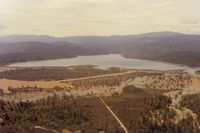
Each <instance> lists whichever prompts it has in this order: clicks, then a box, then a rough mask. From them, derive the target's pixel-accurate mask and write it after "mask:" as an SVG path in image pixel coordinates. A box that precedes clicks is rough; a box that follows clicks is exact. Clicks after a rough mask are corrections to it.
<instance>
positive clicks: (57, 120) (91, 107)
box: [0, 86, 199, 133]
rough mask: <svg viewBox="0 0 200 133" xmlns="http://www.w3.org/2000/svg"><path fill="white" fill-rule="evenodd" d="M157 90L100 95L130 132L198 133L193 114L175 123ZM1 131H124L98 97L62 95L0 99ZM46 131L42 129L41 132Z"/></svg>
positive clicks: (131, 89) (167, 101)
mask: <svg viewBox="0 0 200 133" xmlns="http://www.w3.org/2000/svg"><path fill="white" fill-rule="evenodd" d="M163 92H164V91H160V90H157V91H156V90H142V89H140V88H136V87H134V86H126V87H125V88H124V89H123V93H122V94H114V95H113V96H112V97H103V99H104V100H105V102H106V103H107V104H108V105H109V106H110V107H111V108H112V110H113V111H114V112H115V113H116V114H117V115H118V116H119V118H120V119H121V120H122V121H123V123H124V124H125V126H126V127H127V128H128V130H129V132H136V133H160V132H162V133H172V132H173V133H191V132H192V133H198V131H199V130H198V129H196V127H194V125H193V124H192V123H191V121H192V117H189V116H188V118H185V119H183V120H182V121H180V122H179V123H178V124H176V123H174V122H173V119H174V116H175V115H176V113H175V111H174V110H173V109H171V108H169V105H170V104H171V99H170V98H169V97H166V96H164V95H162V93H163ZM0 118H1V122H0V123H1V127H0V132H3V133H27V132H31V133H38V130H37V129H36V128H35V126H41V127H44V128H47V129H52V130H53V129H54V130H57V131H59V132H61V131H62V130H63V129H67V130H71V131H79V130H81V131H82V132H86V133H95V132H96V133H98V132H99V131H105V132H109V133H116V132H119V133H122V132H123V130H122V129H121V128H120V126H119V124H118V123H117V122H116V120H115V119H114V118H113V116H112V115H111V114H110V113H109V112H108V111H107V110H106V108H105V106H104V105H103V104H102V103H101V101H100V100H99V98H97V97H69V96H65V95H64V94H63V96H62V97H60V96H57V95H54V96H53V97H48V98H47V99H41V100H37V101H35V102H29V101H26V102H25V101H24V102H22V101H21V102H6V101H0ZM43 132H44V131H40V133H43ZM44 133H45V132H44Z"/></svg>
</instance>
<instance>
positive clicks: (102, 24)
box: [0, 0, 200, 37]
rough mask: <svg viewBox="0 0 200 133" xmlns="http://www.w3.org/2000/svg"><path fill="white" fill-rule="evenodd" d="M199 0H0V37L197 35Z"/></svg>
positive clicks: (199, 20)
mask: <svg viewBox="0 0 200 133" xmlns="http://www.w3.org/2000/svg"><path fill="white" fill-rule="evenodd" d="M199 4H200V1H199V0H192V1H187V0H168V1H166V0H157V1H149V0H134V1H133V0H127V1H121V0H84V1H82V0H28V1H27V0H6V1H5V0H0V15H1V18H0V36H5V35H13V34H14V35H49V36H56V37H62V36H88V35H98V36H110V35H136V34H142V33H148V32H160V31H174V32H180V33H187V34H199V33H200V31H199V29H198V27H200V9H199V7H198V5H199Z"/></svg>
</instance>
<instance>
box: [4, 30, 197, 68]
mask: <svg viewBox="0 0 200 133" xmlns="http://www.w3.org/2000/svg"><path fill="white" fill-rule="evenodd" d="M109 53H118V54H122V55H123V56H125V57H128V58H141V59H149V60H159V61H166V62H170V63H178V64H184V65H189V66H199V65H200V62H198V61H197V60H198V59H200V36H199V35H189V34H182V33H175V32H152V33H146V34H141V35H128V36H77V37H76V36H74V37H60V38H56V37H50V36H33V35H27V36H24V35H23V36H20V35H18V36H16V35H15V36H4V37H0V64H1V65H5V64H9V63H13V62H21V61H28V60H43V59H55V58H64V57H66V58H69V57H74V56H78V55H97V54H109Z"/></svg>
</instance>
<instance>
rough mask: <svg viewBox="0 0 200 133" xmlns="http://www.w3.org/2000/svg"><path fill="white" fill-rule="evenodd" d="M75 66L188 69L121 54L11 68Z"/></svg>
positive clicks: (40, 62) (32, 62)
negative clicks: (125, 56) (130, 57)
mask: <svg viewBox="0 0 200 133" xmlns="http://www.w3.org/2000/svg"><path fill="white" fill-rule="evenodd" d="M74 65H97V66H98V68H101V69H106V68H109V67H120V68H133V69H152V70H177V69H187V67H183V66H181V65H175V64H170V63H164V62H158V61H147V60H141V59H129V58H124V57H123V56H121V55H119V54H109V55H94V56H78V57H75V58H63V59H53V60H43V61H28V62H22V63H14V64H11V65H9V66H14V67H44V66H74Z"/></svg>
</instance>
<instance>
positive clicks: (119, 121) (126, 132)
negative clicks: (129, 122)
mask: <svg viewBox="0 0 200 133" xmlns="http://www.w3.org/2000/svg"><path fill="white" fill-rule="evenodd" d="M99 99H100V100H101V101H102V103H103V104H104V105H105V106H106V108H107V109H108V111H109V112H110V113H111V114H112V115H113V116H114V117H115V119H116V120H117V122H118V123H119V124H120V126H121V127H122V128H123V130H124V132H125V133H128V130H127V128H126V127H125V126H124V124H123V123H122V122H121V120H120V119H119V117H117V116H116V115H115V113H114V112H113V111H112V110H111V108H110V107H109V106H108V105H107V104H106V103H105V102H104V100H103V99H102V98H99Z"/></svg>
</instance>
